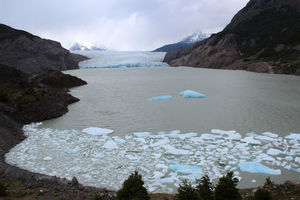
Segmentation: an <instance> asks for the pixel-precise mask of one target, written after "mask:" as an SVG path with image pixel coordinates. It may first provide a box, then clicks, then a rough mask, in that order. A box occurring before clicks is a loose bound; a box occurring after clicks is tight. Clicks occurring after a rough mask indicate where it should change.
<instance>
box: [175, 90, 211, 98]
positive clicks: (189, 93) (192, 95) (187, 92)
mask: <svg viewBox="0 0 300 200" xmlns="http://www.w3.org/2000/svg"><path fill="white" fill-rule="evenodd" d="M179 95H180V96H183V97H184V98H204V97H206V96H205V95H204V94H201V93H199V92H195V91H192V90H185V91H183V92H180V93H179Z"/></svg>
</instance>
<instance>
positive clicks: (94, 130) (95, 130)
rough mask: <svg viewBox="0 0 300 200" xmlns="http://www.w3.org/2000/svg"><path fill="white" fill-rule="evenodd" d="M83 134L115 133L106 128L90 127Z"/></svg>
mask: <svg viewBox="0 0 300 200" xmlns="http://www.w3.org/2000/svg"><path fill="white" fill-rule="evenodd" d="M82 132H84V133H87V134H90V135H106V134H110V133H113V132H114V131H113V130H110V129H106V128H98V127H89V128H85V129H83V130H82Z"/></svg>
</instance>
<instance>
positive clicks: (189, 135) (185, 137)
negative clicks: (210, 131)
mask: <svg viewBox="0 0 300 200" xmlns="http://www.w3.org/2000/svg"><path fill="white" fill-rule="evenodd" d="M197 135H198V134H197V133H185V134H179V135H178V138H179V139H181V140H185V139H187V138H191V137H195V136H197Z"/></svg>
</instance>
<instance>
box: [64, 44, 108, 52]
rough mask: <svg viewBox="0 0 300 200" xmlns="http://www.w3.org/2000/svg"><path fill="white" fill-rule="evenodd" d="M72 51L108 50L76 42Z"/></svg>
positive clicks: (96, 45)
mask: <svg viewBox="0 0 300 200" xmlns="http://www.w3.org/2000/svg"><path fill="white" fill-rule="evenodd" d="M69 50H70V51H106V50H108V48H106V47H105V46H102V45H98V44H92V45H83V44H80V43H78V42H75V43H74V44H73V45H72V46H71V47H70V48H69Z"/></svg>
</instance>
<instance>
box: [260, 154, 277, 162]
mask: <svg viewBox="0 0 300 200" xmlns="http://www.w3.org/2000/svg"><path fill="white" fill-rule="evenodd" d="M256 160H258V161H260V160H264V161H275V158H273V157H272V156H269V155H267V154H265V153H262V154H260V155H259V156H257V158H256Z"/></svg>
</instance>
